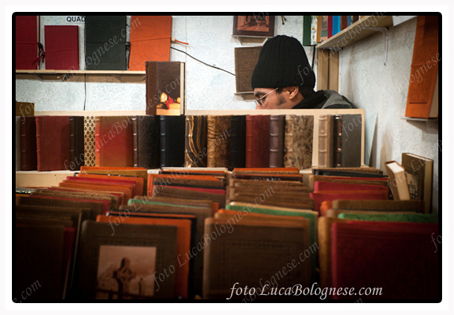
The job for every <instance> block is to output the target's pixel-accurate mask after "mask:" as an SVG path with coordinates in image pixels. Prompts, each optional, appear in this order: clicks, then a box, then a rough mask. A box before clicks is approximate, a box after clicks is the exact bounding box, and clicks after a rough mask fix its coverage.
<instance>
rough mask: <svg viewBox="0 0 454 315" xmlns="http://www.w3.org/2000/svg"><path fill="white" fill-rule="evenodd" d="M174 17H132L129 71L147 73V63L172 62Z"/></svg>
mask: <svg viewBox="0 0 454 315" xmlns="http://www.w3.org/2000/svg"><path fill="white" fill-rule="evenodd" d="M171 33H172V16H170V15H169V16H163V15H153V16H137V15H133V16H131V36H130V40H129V41H130V43H131V53H130V57H129V70H135V71H145V61H170V42H171Z"/></svg>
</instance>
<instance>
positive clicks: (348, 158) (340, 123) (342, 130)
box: [333, 115, 363, 167]
mask: <svg viewBox="0 0 454 315" xmlns="http://www.w3.org/2000/svg"><path fill="white" fill-rule="evenodd" d="M362 124H363V122H362V117H361V115H334V117H333V135H334V136H333V166H334V167H360V166H361V136H362Z"/></svg>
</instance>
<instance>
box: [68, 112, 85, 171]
mask: <svg viewBox="0 0 454 315" xmlns="http://www.w3.org/2000/svg"><path fill="white" fill-rule="evenodd" d="M69 144H70V147H69V156H70V162H69V167H68V168H69V169H70V170H71V171H76V170H80V167H81V166H83V165H84V160H85V159H84V117H83V116H69Z"/></svg>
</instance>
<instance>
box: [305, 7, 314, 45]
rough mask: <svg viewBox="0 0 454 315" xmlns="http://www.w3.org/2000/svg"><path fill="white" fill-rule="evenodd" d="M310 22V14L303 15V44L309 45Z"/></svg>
mask: <svg viewBox="0 0 454 315" xmlns="http://www.w3.org/2000/svg"><path fill="white" fill-rule="evenodd" d="M311 23H312V16H310V15H305V16H304V17H303V46H311Z"/></svg>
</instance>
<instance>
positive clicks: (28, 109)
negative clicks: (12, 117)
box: [16, 101, 35, 117]
mask: <svg viewBox="0 0 454 315" xmlns="http://www.w3.org/2000/svg"><path fill="white" fill-rule="evenodd" d="M16 116H20V117H24V116H35V104H34V103H27V102H18V101H16Z"/></svg>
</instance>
